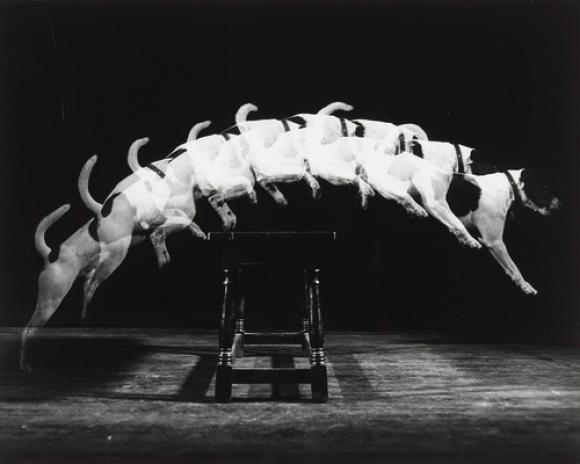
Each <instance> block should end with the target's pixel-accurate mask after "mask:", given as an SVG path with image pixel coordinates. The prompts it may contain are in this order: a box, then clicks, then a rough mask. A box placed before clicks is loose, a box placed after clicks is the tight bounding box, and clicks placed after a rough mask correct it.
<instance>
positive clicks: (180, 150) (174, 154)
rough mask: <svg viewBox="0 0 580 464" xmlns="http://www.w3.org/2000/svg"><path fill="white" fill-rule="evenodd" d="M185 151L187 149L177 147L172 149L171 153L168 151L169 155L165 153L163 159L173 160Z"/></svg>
mask: <svg viewBox="0 0 580 464" xmlns="http://www.w3.org/2000/svg"><path fill="white" fill-rule="evenodd" d="M186 151H187V149H185V148H178V149H177V150H173V151H172V152H171V153H169V155H167V156H166V157H165V159H170V160H174V159H175V158H177V157H178V156H179V155H181V154H182V153H185V152H186Z"/></svg>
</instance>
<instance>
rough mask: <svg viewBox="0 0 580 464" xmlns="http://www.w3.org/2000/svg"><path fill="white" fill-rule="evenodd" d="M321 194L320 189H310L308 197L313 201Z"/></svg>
mask: <svg viewBox="0 0 580 464" xmlns="http://www.w3.org/2000/svg"><path fill="white" fill-rule="evenodd" d="M321 194H322V192H321V191H320V187H318V188H315V187H312V188H311V189H310V196H311V197H312V199H313V200H318V199H319V198H320V195H321Z"/></svg>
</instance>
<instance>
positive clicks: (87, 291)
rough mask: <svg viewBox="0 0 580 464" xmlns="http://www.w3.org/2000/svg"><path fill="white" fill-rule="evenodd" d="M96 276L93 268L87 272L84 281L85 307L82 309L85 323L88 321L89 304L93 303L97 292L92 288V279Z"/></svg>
mask: <svg viewBox="0 0 580 464" xmlns="http://www.w3.org/2000/svg"><path fill="white" fill-rule="evenodd" d="M94 276H95V269H94V268H93V269H91V270H90V271H89V272H88V273H87V275H86V277H85V282H84V283H83V308H82V311H81V321H82V323H83V324H86V323H87V319H88V312H89V305H90V304H91V301H92V299H93V295H94V293H95V291H94V290H92V289H91V281H92V280H93V278H94ZM91 290H92V291H91ZM95 290H96V288H95Z"/></svg>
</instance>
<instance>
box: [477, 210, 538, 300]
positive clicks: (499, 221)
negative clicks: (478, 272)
mask: <svg viewBox="0 0 580 464" xmlns="http://www.w3.org/2000/svg"><path fill="white" fill-rule="evenodd" d="M494 213H495V212H489V211H487V210H486V209H485V208H482V209H480V210H479V211H477V212H476V213H474V223H475V225H476V227H477V229H478V230H479V233H480V234H481V243H483V245H484V246H485V247H486V248H487V249H488V250H489V252H490V253H491V255H492V256H493V258H494V259H495V260H496V261H497V262H498V263H499V265H500V266H501V267H502V268H503V270H504V271H505V273H506V274H507V275H508V277H509V278H510V279H512V280H513V281H514V283H515V284H516V285H517V286H518V288H519V289H520V290H521V291H522V292H524V293H525V294H526V295H537V294H538V292H537V291H536V289H535V288H534V287H532V286H531V285H530V284H529V283H528V282H526V280H525V279H524V277H523V276H522V273H521V272H520V270H519V269H518V267H517V266H516V263H514V261H513V260H512V258H511V256H510V255H509V253H508V251H507V247H506V246H505V243H504V241H503V238H502V237H503V230H504V226H505V219H506V214H505V212H504V213H502V214H494Z"/></svg>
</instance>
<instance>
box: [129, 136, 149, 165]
mask: <svg viewBox="0 0 580 464" xmlns="http://www.w3.org/2000/svg"><path fill="white" fill-rule="evenodd" d="M147 143H149V139H148V138H147V137H144V138H142V139H137V140H135V141H134V142H133V143H132V144H131V146H130V147H129V152H128V153H127V163H128V164H129V167H130V168H131V171H133V172H137V171H138V170H139V169H141V165H140V164H139V148H141V147H142V146H143V145H145V144H147Z"/></svg>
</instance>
